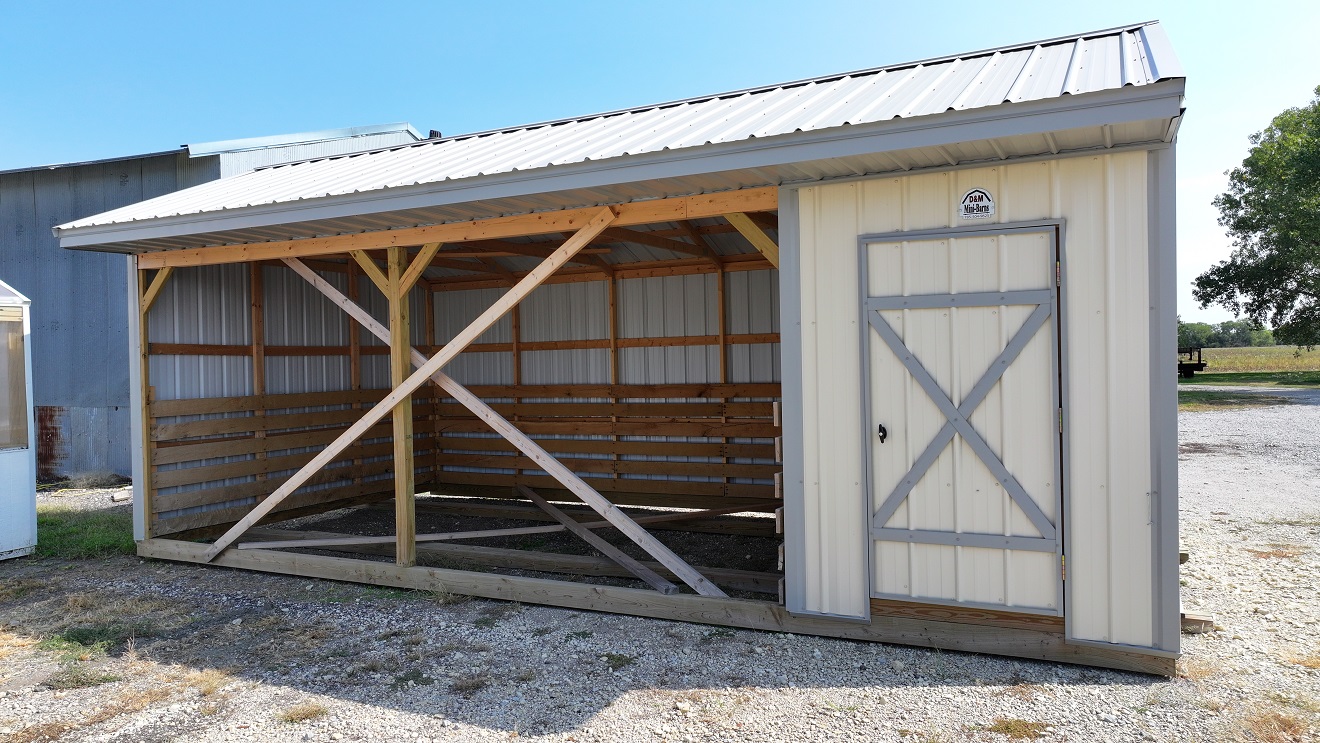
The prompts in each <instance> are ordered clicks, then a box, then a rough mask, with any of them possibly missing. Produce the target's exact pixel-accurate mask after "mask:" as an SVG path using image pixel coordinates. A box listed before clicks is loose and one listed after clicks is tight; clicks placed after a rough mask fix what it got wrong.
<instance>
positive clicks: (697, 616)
mask: <svg viewBox="0 0 1320 743" xmlns="http://www.w3.org/2000/svg"><path fill="white" fill-rule="evenodd" d="M207 547H208V545H205V544H199V543H196V542H180V541H176V540H170V539H148V540H145V541H142V542H138V554H139V555H141V556H142V557H152V558H157V559H161V560H176V561H180V562H194V563H205V562H206V557H205V554H206V550H207ZM211 564H213V565H220V566H223V567H230V568H243V569H246V570H260V571H264V572H268V573H282V574H285V575H297V576H300V577H305V578H323V579H327V580H342V581H352V582H354V583H368V584H372V585H379V586H391V587H396V588H412V589H417V590H427V591H436V590H444V591H448V592H450V593H458V594H465V595H471V596H478V597H481V598H491V599H501V600H504V601H521V602H525V603H533V604H546V605H549V606H562V607H566V608H570V609H585V610H590V611H601V612H609V613H613V614H632V615H635V616H642V617H654V618H657V619H671V620H676V621H682V622H695V623H699V624H715V625H724V626H729V627H743V628H746V629H757V630H766V631H771V632H793V633H797V634H804V635H820V636H824V637H838V638H843V639H848V640H868V641H872V642H888V643H895V644H899V645H913V646H917V647H931V648H940V649H943V650H958V651H964V652H971V653H989V654H993V655H1007V656H1012V657H1017V658H1029V659H1034V660H1047V661H1055V662H1059V663H1075V664H1079V665H1086V666H1098V667H1102V668H1115V669H1119V670H1124V671H1136V672H1138V673H1149V674H1154V675H1157V676H1173V675H1174V674H1175V672H1176V668H1175V662H1176V661H1175V659H1174V658H1172V657H1163V656H1153V655H1145V654H1142V653H1135V652H1130V651H1126V650H1118V649H1111V648H1102V647H1092V646H1081V645H1069V644H1067V643H1066V642H1065V641H1064V639H1063V636H1062V635H1060V634H1058V633H1054V632H1041V631H1035V630H1027V629H1017V628H1012V627H997V626H986V625H978V624H958V623H953V622H941V621H933V620H925V619H916V618H910V617H899V616H876V617H873V618H872V620H871V623H870V624H861V623H856V622H846V621H840V620H834V619H826V618H816V617H804V616H793V615H790V614H789V613H788V612H787V611H785V609H784V607H782V606H779V605H777V604H773V603H769V602H765V601H750V600H746V599H728V598H708V597H703V596H694V595H690V594H676V595H673V596H665V595H662V594H660V593H658V592H656V591H647V590H641V589H636V588H618V587H614V586H596V585H588V584H582V583H570V582H567V581H557V580H545V579H541V578H523V577H517V576H508V575H493V574H490V573H477V572H470V571H465V570H446V569H442V568H424V567H411V568H402V567H398V566H397V565H391V564H389V563H381V562H369V561H365V560H353V559H350V558H343V557H324V556H320V555H299V554H294V553H288V552H278V551H274V550H234V549H230V550H226V551H225V552H223V553H221V554H220V555H219V556H218V557H216V559H215V560H214V561H213V562H212V563H211Z"/></svg>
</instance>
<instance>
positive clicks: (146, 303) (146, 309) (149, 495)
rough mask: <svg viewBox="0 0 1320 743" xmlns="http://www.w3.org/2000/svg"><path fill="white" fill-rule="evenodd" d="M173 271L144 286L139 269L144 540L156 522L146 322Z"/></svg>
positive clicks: (159, 273)
mask: <svg viewBox="0 0 1320 743" xmlns="http://www.w3.org/2000/svg"><path fill="white" fill-rule="evenodd" d="M172 273H174V269H173V268H170V267H166V268H162V269H160V270H159V271H157V272H156V275H155V276H154V277H152V279H151V282H150V283H149V284H148V283H147V275H148V272H147V271H145V270H143V269H138V274H137V275H138V291H139V292H140V294H139V295H138V363H139V364H140V370H141V374H142V377H141V380H142V410H141V411H140V414H141V415H142V482H141V485H142V530H143V534H144V535H145V536H146V538H147V539H151V537H152V536H153V535H152V533H151V531H152V522H153V521H155V518H154V517H153V513H154V511H155V506H154V503H153V501H154V500H155V492H154V486H153V485H152V477H151V475H152V469H153V467H154V465H153V464H152V459H153V457H152V446H151V444H152V442H151V403H152V402H154V398H155V396H156V392H155V390H154V389H153V388H152V386H151V333H150V332H149V330H150V324H149V322H148V320H149V319H150V317H151V305H152V304H154V303H155V302H156V298H157V297H159V296H160V293H161V290H162V289H164V288H165V282H166V281H168V280H169V278H170V274H172Z"/></svg>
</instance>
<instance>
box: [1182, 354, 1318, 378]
mask: <svg viewBox="0 0 1320 743" xmlns="http://www.w3.org/2000/svg"><path fill="white" fill-rule="evenodd" d="M1202 355H1203V358H1204V359H1205V362H1206V364H1208V367H1207V368H1206V371H1203V372H1197V374H1196V376H1195V377H1193V378H1192V380H1191V383H1192V384H1204V383H1203V382H1201V381H1200V380H1201V377H1202V376H1206V377H1219V376H1230V375H1238V374H1241V375H1251V374H1262V375H1276V374H1286V375H1298V376H1300V377H1301V378H1302V379H1303V381H1305V380H1306V379H1309V380H1310V382H1309V384H1311V385H1320V348H1317V349H1315V350H1312V351H1308V350H1306V349H1305V348H1298V347H1297V346H1254V347H1249V348H1207V349H1204V350H1203V351H1202ZM1308 374H1309V375H1311V376H1310V377H1307V376H1306V375H1308ZM1243 378H1244V379H1250V377H1249V376H1244V377H1243ZM1263 381H1264V383H1265V384H1270V383H1271V379H1270V378H1269V377H1268V376H1266V377H1265V378H1264V380H1263ZM1248 383H1250V382H1248ZM1220 384H1238V383H1236V382H1221V383H1220Z"/></svg>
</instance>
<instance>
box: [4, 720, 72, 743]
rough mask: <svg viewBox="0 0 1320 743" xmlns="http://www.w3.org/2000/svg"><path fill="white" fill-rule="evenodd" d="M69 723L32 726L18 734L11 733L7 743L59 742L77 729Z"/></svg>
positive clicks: (6, 740)
mask: <svg viewBox="0 0 1320 743" xmlns="http://www.w3.org/2000/svg"><path fill="white" fill-rule="evenodd" d="M76 727H77V726H76V725H74V724H73V723H69V722H43V723H38V724H36V725H30V726H28V727H25V728H23V729H22V730H20V731H18V732H17V733H11V734H10V735H9V737H8V738H6V739H5V743H40V742H41V741H51V740H59V739H60V737H62V736H63V735H64V734H65V733H67V732H71V731H73V730H74V729H76Z"/></svg>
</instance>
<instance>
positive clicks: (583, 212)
mask: <svg viewBox="0 0 1320 743" xmlns="http://www.w3.org/2000/svg"><path fill="white" fill-rule="evenodd" d="M612 208H613V209H614V211H615V212H616V213H617V214H618V218H617V219H616V220H615V221H614V222H613V225H614V226H617V227H626V226H629V225H639V224H651V223H654V222H678V221H682V220H685V219H701V218H705V217H719V216H722V215H724V214H728V213H730V212H756V211H773V210H775V209H778V208H779V189H778V188H776V187H773V186H771V187H767V188H747V189H742V190H739V191H723V192H720V193H714V194H702V195H700V196H683V197H679V198H673V199H654V200H651V201H634V202H630V203H627V204H617V205H614V206H613V207H612ZM598 211H599V207H587V208H583V209H565V210H562V211H556V212H537V213H534V214H522V215H519V216H515V217H494V218H492V219H478V220H473V221H469V222H451V223H448V224H437V225H429V226H426V227H409V228H405V229H398V230H377V231H375V232H360V233H355V234H351V235H334V236H331V237H309V238H304V239H300V240H282V241H278V242H265V243H251V244H247V245H220V246H214V247H206V248H192V249H188V250H165V251H160V252H156V253H143V254H141V255H139V256H138V258H137V260H138V268H144V269H146V268H162V267H164V266H214V265H219V264H224V263H246V262H248V261H261V260H278V259H281V258H302V257H307V256H317V255H333V254H337V253H346V252H348V251H350V250H364V249H373V248H387V247H389V246H391V245H405V246H411V245H425V244H426V243H432V242H443V243H461V242H471V241H473V240H493V239H499V238H504V237H522V236H525V235H545V234H551V233H556V232H565V231H576V230H579V229H581V228H582V226H583V225H585V224H586V223H587V222H588V221H590V220H591V219H592V217H593V216H594V215H595V214H596V213H597V212H598Z"/></svg>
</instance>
